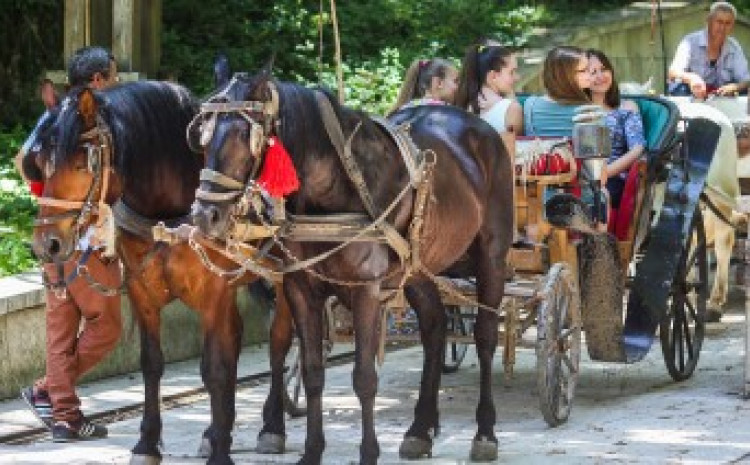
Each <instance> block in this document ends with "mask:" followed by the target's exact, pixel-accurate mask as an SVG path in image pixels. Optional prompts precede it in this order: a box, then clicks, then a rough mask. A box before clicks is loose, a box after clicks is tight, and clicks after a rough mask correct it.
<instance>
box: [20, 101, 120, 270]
mask: <svg viewBox="0 0 750 465" xmlns="http://www.w3.org/2000/svg"><path fill="white" fill-rule="evenodd" d="M79 141H80V142H81V143H82V144H81V145H82V146H83V147H84V148H85V149H86V162H87V169H88V171H89V173H91V174H92V176H93V180H92V182H91V186H90V187H89V190H88V192H87V194H86V197H85V199H84V200H83V201H74V200H61V199H55V198H51V197H39V198H38V199H37V201H38V203H39V205H40V206H45V207H52V208H55V209H62V210H63V212H62V213H58V214H53V215H47V216H41V215H40V216H38V217H37V218H36V219H35V220H34V226H35V227H38V226H49V225H53V224H57V223H60V222H62V221H65V220H68V219H70V218H74V220H73V237H72V240H73V244H75V243H77V242H78V241H79V240H80V239H81V237H82V234H83V232H84V230H85V228H86V227H87V226H88V225H89V224H90V222H91V221H92V218H93V217H96V218H97V221H96V224H95V227H96V228H97V235H98V236H99V238H100V239H102V240H104V239H107V235H105V234H104V233H103V231H102V230H103V229H104V228H105V227H109V228H110V229H112V228H113V223H112V211H111V209H110V207H109V205H107V203H106V202H105V200H106V197H107V191H108V189H109V182H110V176H111V172H112V163H113V151H112V133H111V131H110V129H109V126H108V125H107V123H106V122H105V121H104V119H103V118H102V117H101V115H99V114H97V115H96V125H95V126H94V127H93V128H91V129H89V130H88V131H86V132H84V133H83V134H81V135H80V138H79ZM54 170H55V168H54V163H53V160H52V158H51V157H50V158H48V160H47V161H46V165H45V169H44V171H45V177H46V178H49V177H51V176H52V175H53V174H54ZM107 222H109V224H108V225H107ZM105 242H107V243H105V246H107V247H108V248H113V246H114V244H109V243H108V242H109V241H105ZM74 249H75V247H69V248H68V251H69V254H72V252H73V250H74ZM110 252H111V255H114V250H106V251H105V255H110ZM67 258H69V255H68V256H66V257H61V258H60V259H61V260H67Z"/></svg>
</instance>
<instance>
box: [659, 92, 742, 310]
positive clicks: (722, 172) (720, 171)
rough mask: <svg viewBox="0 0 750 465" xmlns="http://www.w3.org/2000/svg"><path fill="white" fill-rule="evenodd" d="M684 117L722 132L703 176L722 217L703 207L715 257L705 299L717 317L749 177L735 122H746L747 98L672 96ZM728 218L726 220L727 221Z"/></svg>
mask: <svg viewBox="0 0 750 465" xmlns="http://www.w3.org/2000/svg"><path fill="white" fill-rule="evenodd" d="M671 100H673V101H674V102H675V103H676V104H677V106H678V108H679V109H680V113H681V115H682V116H683V117H685V118H695V117H703V118H708V119H710V120H711V121H713V122H715V123H717V124H719V126H720V127H721V135H720V137H719V143H718V145H717V147H716V152H715V154H714V158H713V160H712V162H711V166H710V168H709V171H708V176H707V177H706V188H705V190H704V193H705V194H706V196H707V197H708V198H709V200H710V201H711V203H713V204H714V205H715V206H716V208H717V210H718V211H719V213H720V214H721V217H719V216H717V215H716V214H715V213H714V212H713V210H712V209H710V208H708V207H706V206H705V205H704V206H703V207H702V212H703V218H704V226H705V230H706V240H707V242H708V245H709V246H711V245H713V250H714V254H715V256H716V274H715V277H714V283H713V286H712V288H711V294H710V296H709V300H708V308H709V312H710V313H712V314H713V315H709V319H711V317H713V318H716V317H720V316H721V311H722V310H721V309H722V307H723V306H724V304H726V301H727V294H728V292H729V262H730V259H731V257H732V249H733V248H734V242H735V234H734V233H735V227H737V226H738V225H739V224H740V223H742V222H743V221H744V220H745V215H743V214H741V213H738V212H736V211H735V209H736V207H737V198H738V196H739V195H740V188H739V181H738V178H740V177H748V176H750V164H749V163H748V162H747V161H745V160H743V161H742V162H739V160H740V159H739V155H738V151H737V137H736V136H735V124H738V123H741V122H743V121H746V120H747V119H748V118H747V110H746V108H747V107H746V105H747V103H746V99H744V98H743V99H740V98H728V97H724V98H723V97H716V98H710V99H708V100H706V101H705V102H693V101H691V98H690V97H681V98H671ZM727 221H728V223H727Z"/></svg>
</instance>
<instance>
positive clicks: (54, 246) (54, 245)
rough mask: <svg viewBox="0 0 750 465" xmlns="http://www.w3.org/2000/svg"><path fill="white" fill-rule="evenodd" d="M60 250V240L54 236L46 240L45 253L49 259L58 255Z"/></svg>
mask: <svg viewBox="0 0 750 465" xmlns="http://www.w3.org/2000/svg"><path fill="white" fill-rule="evenodd" d="M61 250H62V243H61V242H60V239H59V238H57V237H55V236H51V237H50V238H49V239H48V240H47V253H49V255H50V256H51V257H54V256H56V255H57V254H59V253H60V251H61Z"/></svg>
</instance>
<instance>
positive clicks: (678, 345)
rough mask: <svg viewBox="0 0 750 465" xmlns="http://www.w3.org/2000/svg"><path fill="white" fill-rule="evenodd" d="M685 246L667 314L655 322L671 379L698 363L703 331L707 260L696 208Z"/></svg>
mask: <svg viewBox="0 0 750 465" xmlns="http://www.w3.org/2000/svg"><path fill="white" fill-rule="evenodd" d="M688 237H689V238H690V239H689V242H688V244H689V245H688V247H687V248H686V249H685V250H684V251H683V254H682V257H681V259H680V260H681V261H680V263H679V264H678V267H677V273H676V274H675V278H674V281H673V283H672V291H671V294H670V301H669V305H668V306H667V314H666V315H665V317H664V319H663V320H662V322H661V324H660V325H659V335H660V336H661V350H662V352H663V354H664V363H665V364H666V365H667V370H668V371H669V374H670V375H671V376H672V378H673V379H674V380H675V381H682V380H685V379H688V378H689V377H690V376H691V375H692V374H693V371H694V370H695V366H696V365H697V364H698V356H699V355H700V351H701V347H702V346H703V337H704V334H705V328H706V323H705V317H706V303H707V301H708V264H707V258H706V233H705V231H704V230H703V217H702V216H701V212H700V209H696V212H695V216H693V222H692V224H691V225H690V234H689V236H688Z"/></svg>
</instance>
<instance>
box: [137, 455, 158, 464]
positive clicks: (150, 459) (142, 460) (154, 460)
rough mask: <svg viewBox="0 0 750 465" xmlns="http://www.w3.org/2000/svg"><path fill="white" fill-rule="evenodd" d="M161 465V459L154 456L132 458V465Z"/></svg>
mask: <svg viewBox="0 0 750 465" xmlns="http://www.w3.org/2000/svg"><path fill="white" fill-rule="evenodd" d="M160 463H161V457H156V456H153V455H139V454H138V455H136V454H133V455H131V456H130V465H159V464H160Z"/></svg>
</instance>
